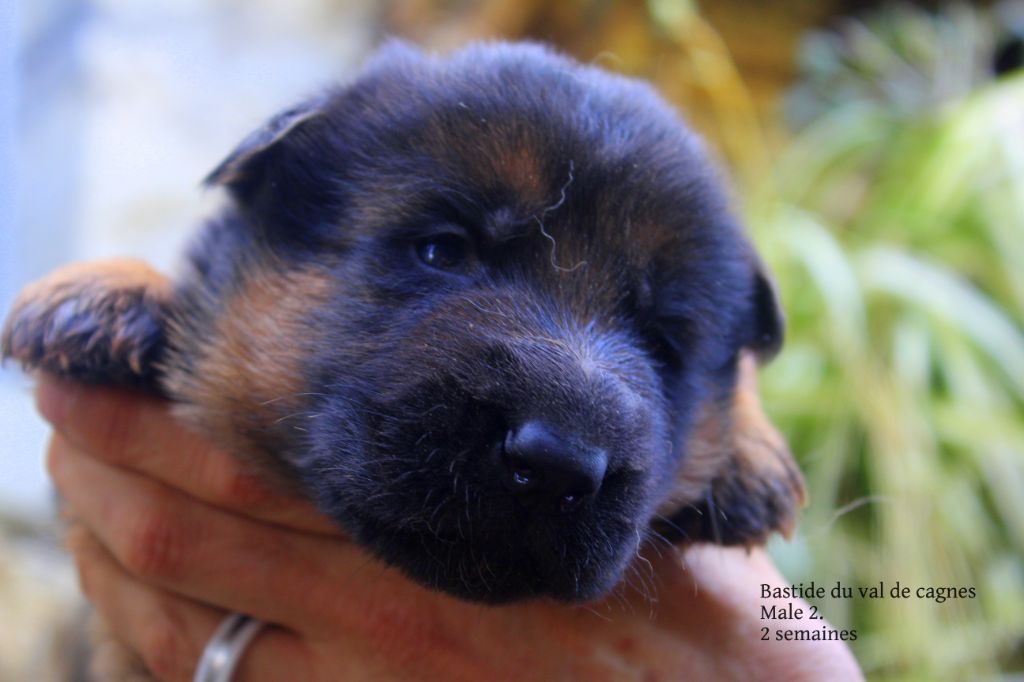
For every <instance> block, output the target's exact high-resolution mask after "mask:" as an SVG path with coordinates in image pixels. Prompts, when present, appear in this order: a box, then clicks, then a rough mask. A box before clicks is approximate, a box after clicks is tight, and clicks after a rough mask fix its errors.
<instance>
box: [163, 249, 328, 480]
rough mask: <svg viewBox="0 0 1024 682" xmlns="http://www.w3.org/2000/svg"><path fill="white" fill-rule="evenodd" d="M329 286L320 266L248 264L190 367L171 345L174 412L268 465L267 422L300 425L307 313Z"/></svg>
mask: <svg viewBox="0 0 1024 682" xmlns="http://www.w3.org/2000/svg"><path fill="white" fill-rule="evenodd" d="M330 287H331V280H330V279H329V278H328V277H327V275H326V274H325V273H323V272H322V271H321V270H320V269H318V268H309V269H306V270H283V269H282V270H278V269H275V268H273V267H270V266H266V265H264V266H259V267H253V268H251V269H250V271H249V272H247V273H246V275H245V279H244V280H243V282H242V283H241V285H240V286H239V287H238V288H237V290H236V291H235V293H234V294H232V295H231V296H230V297H229V298H228V299H227V300H226V302H225V304H224V308H223V310H222V312H221V313H220V314H219V315H218V318H217V320H216V328H215V329H214V330H213V333H212V334H211V336H210V340H209V343H208V344H207V345H205V346H204V347H203V349H202V355H201V356H200V357H198V358H193V361H194V362H195V367H194V370H193V371H192V372H190V373H188V374H187V375H186V374H184V373H182V372H180V371H176V368H175V366H174V365H175V358H174V355H173V351H172V355H171V358H170V359H169V361H168V367H167V368H166V369H165V371H166V376H165V387H166V388H167V390H168V392H169V393H170V394H171V395H172V396H174V397H175V398H177V399H178V400H180V401H182V403H183V404H182V405H180V406H178V408H177V410H178V414H179V415H181V416H182V417H184V418H185V419H186V420H187V422H188V423H190V424H192V425H194V426H196V427H197V428H198V429H199V430H200V431H202V432H203V433H204V434H206V435H207V436H209V437H211V438H213V439H214V440H215V441H216V442H217V443H218V444H219V445H221V446H222V447H224V448H226V449H227V450H228V451H230V452H251V453H256V454H259V453H264V455H265V456H264V457H262V458H261V459H262V460H263V461H261V462H258V464H264V465H267V466H268V467H269V468H270V469H271V470H272V471H273V470H274V468H275V465H276V462H275V460H276V459H277V458H275V456H274V455H275V450H276V448H277V443H276V441H275V439H274V438H273V434H271V433H268V432H267V430H266V425H268V424H271V425H275V426H283V427H287V426H289V424H285V423H284V422H287V421H288V420H295V422H296V423H294V424H293V425H291V426H293V427H294V428H302V426H303V425H302V423H301V415H297V414H296V412H297V411H301V409H302V406H303V405H304V404H305V403H306V402H307V396H306V391H307V388H306V384H305V376H304V375H303V371H302V370H303V366H304V364H305V360H306V358H307V357H308V355H309V354H310V353H311V352H312V351H311V345H310V344H311V343H313V341H314V340H315V339H314V336H315V334H316V329H315V328H313V326H312V325H311V324H310V321H309V314H310V312H311V311H314V310H316V309H318V308H322V307H323V306H325V305H326V298H327V296H328V294H329V291H330ZM173 334H174V332H173V331H172V341H171V344H172V346H173V345H174V339H173Z"/></svg>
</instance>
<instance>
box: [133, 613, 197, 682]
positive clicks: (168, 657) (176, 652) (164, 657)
mask: <svg viewBox="0 0 1024 682" xmlns="http://www.w3.org/2000/svg"><path fill="white" fill-rule="evenodd" d="M139 646H140V651H139V655H140V656H141V657H142V661H143V663H145V665H146V667H147V668H148V669H149V671H150V672H152V673H153V675H155V676H156V677H157V679H160V680H165V681H166V682H178V681H179V680H183V681H184V680H189V679H190V677H191V671H192V662H191V658H190V647H189V646H188V643H187V642H186V640H185V636H184V634H183V633H182V632H181V631H180V629H179V628H178V627H176V626H175V624H174V622H173V621H171V620H170V619H168V618H163V617H160V618H154V619H153V620H151V621H150V622H149V624H148V625H147V627H146V629H145V632H144V634H143V635H142V637H141V640H140V642H139Z"/></svg>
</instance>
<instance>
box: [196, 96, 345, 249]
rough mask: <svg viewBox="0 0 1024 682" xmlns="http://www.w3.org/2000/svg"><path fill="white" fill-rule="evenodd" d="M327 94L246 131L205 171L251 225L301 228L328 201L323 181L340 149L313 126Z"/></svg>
mask: <svg viewBox="0 0 1024 682" xmlns="http://www.w3.org/2000/svg"><path fill="white" fill-rule="evenodd" d="M327 101H328V96H327V95H324V96H322V97H319V98H316V99H312V100H309V101H307V102H304V103H302V104H299V105H298V106H295V107H292V108H290V109H287V110H285V111H283V112H281V113H279V114H277V115H276V116H274V117H273V118H271V119H270V120H269V121H267V122H266V123H265V124H264V125H263V126H261V127H260V128H259V129H257V130H255V131H253V132H252V133H250V134H249V135H248V136H247V137H246V138H245V139H244V140H242V142H241V143H239V145H238V146H237V147H235V149H234V150H233V151H232V152H231V153H230V154H228V156H227V158H225V159H224V160H223V161H221V163H220V164H219V165H218V166H217V167H216V168H214V169H213V171H211V172H210V174H209V175H207V176H206V178H205V180H204V181H203V183H204V184H205V185H206V186H207V187H216V186H221V187H225V188H226V189H227V190H228V192H229V193H230V194H231V196H232V198H233V199H234V200H235V202H236V204H237V205H238V206H239V207H240V208H241V209H242V210H243V211H244V212H245V213H246V214H247V216H248V217H249V218H250V220H251V222H252V223H253V225H254V227H258V228H259V227H262V228H265V229H273V230H275V231H277V232H280V233H282V234H289V233H291V234H293V235H294V234H300V235H301V234H302V233H301V228H302V227H303V226H306V225H309V224H313V223H315V222H316V221H315V220H312V219H311V217H310V216H309V215H307V213H309V212H311V211H315V210H323V209H324V207H329V206H330V203H331V202H330V201H329V198H330V193H329V191H328V186H327V181H328V178H329V176H330V174H331V171H332V168H331V163H332V162H333V161H334V160H336V159H337V158H338V157H339V156H340V155H339V154H334V153H333V152H332V150H330V149H325V148H324V146H325V144H329V143H330V141H331V140H332V139H333V138H332V137H331V136H330V135H329V134H323V132H322V131H318V130H316V128H317V127H318V126H319V125H321V124H322V123H323V121H324V116H323V114H324V110H325V107H326V106H327Z"/></svg>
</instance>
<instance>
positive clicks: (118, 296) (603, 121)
mask: <svg viewBox="0 0 1024 682" xmlns="http://www.w3.org/2000/svg"><path fill="white" fill-rule="evenodd" d="M206 182H207V184H208V185H211V186H217V187H222V188H224V189H226V191H227V195H228V197H229V202H228V203H227V206H226V208H224V210H223V211H222V212H221V213H220V215H218V216H216V217H215V218H213V219H212V220H210V221H209V222H208V223H207V224H206V225H205V226H204V227H203V229H202V230H201V233H200V234H199V236H198V239H197V240H196V242H195V244H194V246H193V248H192V249H191V251H190V253H189V254H188V257H187V259H186V268H185V271H184V273H183V274H182V276H181V277H180V278H178V279H177V280H176V281H175V282H173V283H172V282H170V281H168V280H166V279H164V278H163V277H162V276H161V275H159V274H157V273H155V272H153V271H152V270H150V269H149V268H147V267H146V266H145V265H142V264H139V263H134V262H125V261H118V262H106V263H95V264H89V265H79V266H71V267H69V268H65V269H63V270H60V271H58V272H57V273H55V274H53V275H51V276H50V277H48V278H46V279H44V280H43V281H41V282H39V283H37V284H34V285H32V286H30V287H29V288H27V289H26V290H25V291H24V292H23V294H22V295H21V296H20V298H19V299H18V301H17V302H16V304H15V306H14V309H13V311H12V312H11V314H10V316H9V318H8V320H7V323H6V326H5V329H4V332H3V353H4V355H5V356H6V357H11V358H15V359H16V360H18V361H20V362H21V363H22V364H23V365H24V366H26V367H28V368H37V369H41V370H44V371H48V372H54V373H56V374H59V375H62V376H65V377H69V378H72V379H76V380H81V381H86V382H91V383H102V384H116V385H124V386H134V387H141V388H144V389H146V390H150V391H153V392H155V393H159V394H162V395H165V396H167V397H169V398H171V399H172V400H173V401H175V403H176V411H177V414H178V415H179V416H180V417H181V418H183V419H184V420H185V421H186V422H187V423H188V424H190V425H191V426H192V427H194V428H195V429H197V430H199V431H200V432H201V433H203V434H205V435H206V436H207V437H208V438H210V439H212V440H213V441H214V442H216V443H217V444H219V445H220V447H222V448H225V449H227V450H229V451H231V452H232V453H234V454H236V455H237V456H238V457H240V458H242V459H244V460H246V461H247V462H252V463H253V464H254V465H256V466H259V467H261V468H262V469H263V470H265V471H266V472H267V474H268V475H271V476H275V477H276V478H277V480H279V481H280V482H281V484H282V485H290V486H293V487H294V488H295V489H296V490H299V491H301V492H303V493H304V494H305V495H308V496H309V498H310V499H312V500H313V502H314V503H315V504H316V505H317V506H318V507H319V509H320V510H322V511H323V512H324V513H325V514H327V515H328V516H330V517H331V518H333V519H335V520H336V521H337V522H338V523H339V524H340V525H341V526H342V527H343V528H344V529H345V530H346V531H348V532H349V533H350V534H351V535H352V536H353V537H354V538H355V539H356V540H357V541H358V542H360V543H362V544H363V545H364V546H365V547H366V548H368V549H369V550H370V551H371V552H373V553H374V554H375V555H377V556H378V557H380V558H381V559H383V560H384V561H386V562H388V563H390V564H393V565H395V566H397V567H398V568H399V569H401V570H402V571H404V572H405V573H406V574H407V575H408V576H409V577H411V578H412V579H414V580H417V581H419V582H421V583H423V584H425V585H427V586H430V587H433V588H437V589H440V590H444V591H446V592H449V593H451V594H454V595H457V596H459V597H462V598H465V599H470V600H478V601H483V602H489V603H493V604H499V603H503V602H509V601H512V600H521V599H526V598H531V597H549V598H553V599H556V600H561V601H565V602H580V601H584V600H591V599H595V598H597V597H600V596H602V595H604V594H606V593H607V592H608V591H609V590H611V589H612V588H613V587H614V586H615V585H616V583H618V582H619V581H620V579H621V578H622V577H623V574H624V572H625V570H626V569H627V566H628V564H629V563H630V561H631V559H632V558H633V557H635V556H636V553H637V550H638V545H639V543H641V542H642V541H643V540H644V539H645V538H648V537H650V536H652V535H653V534H661V535H664V536H668V537H671V538H672V539H674V540H678V541H681V542H686V543H692V542H701V541H711V542H717V543H722V544H730V545H734V544H739V545H745V544H753V543H760V542H763V541H764V540H765V538H766V537H767V536H768V535H769V534H770V533H771V532H772V531H774V530H782V531H788V530H789V529H790V528H791V527H792V525H793V523H794V517H795V513H796V510H797V508H798V507H799V506H800V504H801V503H802V501H803V494H804V493H803V484H802V481H801V477H800V474H799V472H798V470H797V468H796V466H795V464H794V462H793V460H792V458H791V457H790V454H789V452H788V450H787V448H786V446H785V444H784V442H783V441H782V439H781V438H780V437H779V435H778V433H777V432H776V431H775V430H774V428H773V427H772V426H771V424H770V423H769V422H768V421H767V419H766V418H765V417H764V415H763V413H762V411H761V409H760V406H759V404H758V401H757V393H756V388H755V386H754V385H753V381H754V373H755V370H756V365H757V363H758V361H763V360H765V359H767V358H769V357H770V356H771V355H772V354H774V353H775V352H776V351H777V350H778V348H779V346H780V344H781V342H782V333H783V323H782V317H781V314H780V312H779V308H778V305H777V303H776V298H775V295H774V292H773V289H772V286H771V284H770V282H769V278H768V276H767V275H766V273H765V271H764V268H763V266H762V264H761V262H760V261H759V259H758V257H757V255H756V254H755V252H754V250H753V249H752V247H751V245H750V243H749V241H748V240H747V238H746V237H745V236H744V233H743V230H742V229H741V226H740V225H739V223H738V222H737V219H736V217H735V216H734V214H733V213H732V212H731V211H730V210H729V207H728V201H727V198H726V196H725V194H724V191H723V189H722V188H721V187H720V182H719V179H718V178H717V177H716V173H715V172H714V170H713V169H712V167H711V166H710V164H709V162H708V160H707V158H706V156H705V153H704V151H703V148H702V145H701V143H700V141H699V140H698V139H697V137H696V136H695V135H694V133H693V132H692V131H690V130H689V129H688V128H687V127H686V126H685V125H684V124H683V123H682V122H681V121H680V119H679V117H678V116H677V114H676V113H675V112H674V111H673V110H672V109H671V108H670V107H669V106H668V105H666V103H665V102H663V101H662V100H661V99H660V98H659V97H658V96H657V95H656V94H655V93H654V92H653V90H652V89H651V88H650V87H648V86H647V85H645V84H642V83H639V82H636V81H633V80H630V79H627V78H623V77H620V76H615V75H612V74H609V73H606V72H604V71H602V70H600V69H598V68H595V67H592V66H585V65H581V64H578V63H575V62H573V61H571V60H569V59H567V58H565V57H562V56H558V55H556V54H554V53H552V52H551V51H549V50H547V49H545V48H543V47H539V46H536V45H523V44H487V45H475V46H471V47H468V48H465V49H463V50H460V51H458V52H455V53H453V54H451V55H449V56H447V57H444V58H440V57H434V56H426V55H423V54H421V53H420V52H418V51H416V50H415V49H413V48H411V47H409V46H406V45H403V44H397V43H396V44H391V45H389V46H388V47H386V48H385V49H383V50H382V51H381V52H380V53H379V54H378V55H377V56H376V57H375V58H374V59H373V60H372V61H371V62H370V63H369V65H368V66H367V67H366V68H365V70H364V71H363V73H362V74H361V75H360V76H359V77H358V78H357V79H356V80H355V81H353V82H352V83H350V84H348V85H346V86H343V87H337V88H333V89H330V90H328V91H327V92H325V93H323V94H321V95H320V96H318V97H315V98H313V99H310V100H308V101H306V102H303V103H302V104H299V105H298V106H296V107H293V108H291V109H289V110H287V111H285V112H283V113H281V114H279V115H277V116H276V117H274V118H273V119H271V120H270V121H269V122H268V123H267V124H266V125H265V126H264V127H262V128H261V129H259V130H257V131H256V132H254V133H252V134H251V135H250V136H249V137H247V138H246V139H245V140H244V141H243V142H242V143H241V144H240V145H239V146H238V148H237V149H235V150H234V151H233V152H232V153H231V154H230V155H229V156H228V157H227V158H226V159H225V160H224V161H223V163H221V164H220V166H218V167H217V168H216V169H215V170H214V171H213V172H212V173H211V174H210V175H209V176H208V177H207V179H206Z"/></svg>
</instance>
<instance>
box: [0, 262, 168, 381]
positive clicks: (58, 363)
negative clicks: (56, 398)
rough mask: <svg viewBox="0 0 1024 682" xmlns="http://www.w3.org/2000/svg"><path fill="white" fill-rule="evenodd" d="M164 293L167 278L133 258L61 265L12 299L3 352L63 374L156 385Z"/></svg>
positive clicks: (163, 326)
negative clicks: (12, 304)
mask: <svg viewBox="0 0 1024 682" xmlns="http://www.w3.org/2000/svg"><path fill="white" fill-rule="evenodd" d="M172 296H173V287H172V285H171V282H170V281H169V280H168V279H167V278H166V277H164V276H163V275H161V274H160V273H158V272H156V271H155V270H153V269H152V268H150V267H149V266H148V265H146V264H145V263H142V262H140V261H132V260H109V261H101V262H96V263H82V264H74V265H70V266H67V267H64V268H61V269H59V270H57V271H55V272H53V273H51V274H50V275H48V276H47V277H45V278H43V279H42V280H39V281H38V282H35V283H34V284H30V285H29V286H28V287H26V288H25V289H24V290H23V291H22V292H21V294H19V296H18V298H17V299H16V300H15V302H14V306H13V307H12V309H11V313H10V315H8V317H7V321H6V322H5V324H4V328H3V333H2V349H3V358H4V359H5V360H6V359H7V358H13V359H14V360H17V361H18V362H20V363H21V364H22V366H23V367H25V368H26V369H42V370H44V371H47V372H52V373H54V374H57V375H58V376H62V377H66V378H69V379H76V380H79V381H85V382H89V383H102V384H109V385H122V386H136V387H141V388H147V389H152V390H154V391H155V390H158V387H157V383H156V380H157V376H158V373H159V370H158V366H159V361H160V358H161V355H162V353H163V350H164V344H165V331H166V325H167V324H168V320H169V319H170V316H171V314H172V313H171V310H172V305H173V304H172Z"/></svg>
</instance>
